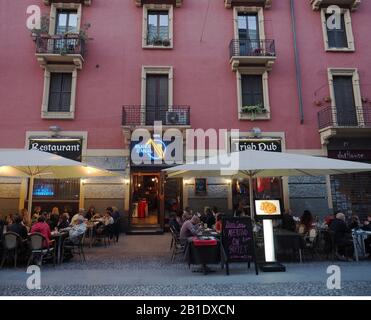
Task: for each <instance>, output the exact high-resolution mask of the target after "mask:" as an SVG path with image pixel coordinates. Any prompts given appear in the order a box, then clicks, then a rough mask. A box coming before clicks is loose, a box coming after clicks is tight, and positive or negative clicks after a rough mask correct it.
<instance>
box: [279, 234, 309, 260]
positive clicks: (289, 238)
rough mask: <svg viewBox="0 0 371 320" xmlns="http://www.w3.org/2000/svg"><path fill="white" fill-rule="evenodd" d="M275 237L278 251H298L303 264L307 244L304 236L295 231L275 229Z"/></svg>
mask: <svg viewBox="0 0 371 320" xmlns="http://www.w3.org/2000/svg"><path fill="white" fill-rule="evenodd" d="M274 237H275V240H276V243H277V248H278V249H281V250H292V251H298V252H299V259H300V262H303V259H302V250H303V249H304V246H305V243H304V238H303V237H302V235H300V234H299V233H296V232H293V231H288V230H283V229H275V230H274Z"/></svg>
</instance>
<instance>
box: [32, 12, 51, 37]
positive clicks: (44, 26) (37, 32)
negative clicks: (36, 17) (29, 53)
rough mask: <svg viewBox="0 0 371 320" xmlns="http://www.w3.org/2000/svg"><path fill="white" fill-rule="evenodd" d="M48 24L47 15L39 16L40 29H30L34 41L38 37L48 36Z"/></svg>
mask: <svg viewBox="0 0 371 320" xmlns="http://www.w3.org/2000/svg"><path fill="white" fill-rule="evenodd" d="M49 25H50V18H49V16H48V15H43V16H41V22H40V29H32V30H31V37H32V40H33V41H36V39H37V38H38V37H41V38H49Z"/></svg>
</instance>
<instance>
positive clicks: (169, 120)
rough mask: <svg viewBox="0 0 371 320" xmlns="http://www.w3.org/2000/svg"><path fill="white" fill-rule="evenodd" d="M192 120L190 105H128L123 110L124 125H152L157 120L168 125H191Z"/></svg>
mask: <svg viewBox="0 0 371 320" xmlns="http://www.w3.org/2000/svg"><path fill="white" fill-rule="evenodd" d="M190 120H191V109H190V107H189V106H149V105H146V106H141V105H126V106H123V110H122V125H123V126H140V125H145V126H152V125H153V124H154V122H155V121H161V122H162V124H163V125H166V126H189V125H190Z"/></svg>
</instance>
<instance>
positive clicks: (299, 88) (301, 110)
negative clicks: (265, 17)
mask: <svg viewBox="0 0 371 320" xmlns="http://www.w3.org/2000/svg"><path fill="white" fill-rule="evenodd" d="M294 1H295V0H290V7H291V26H292V34H293V38H294V55H295V73H296V86H297V92H298V97H299V113H300V124H303V123H304V108H303V94H302V83H301V68H300V59H299V50H298V43H297V33H296V17H295V5H294Z"/></svg>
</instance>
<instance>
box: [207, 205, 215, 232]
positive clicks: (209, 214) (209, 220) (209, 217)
mask: <svg viewBox="0 0 371 320" xmlns="http://www.w3.org/2000/svg"><path fill="white" fill-rule="evenodd" d="M215 222H216V220H215V217H214V214H213V212H212V211H211V209H210V208H207V209H206V219H205V222H204V223H206V224H207V227H208V228H209V229H212V227H213V226H214V225H215Z"/></svg>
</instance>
